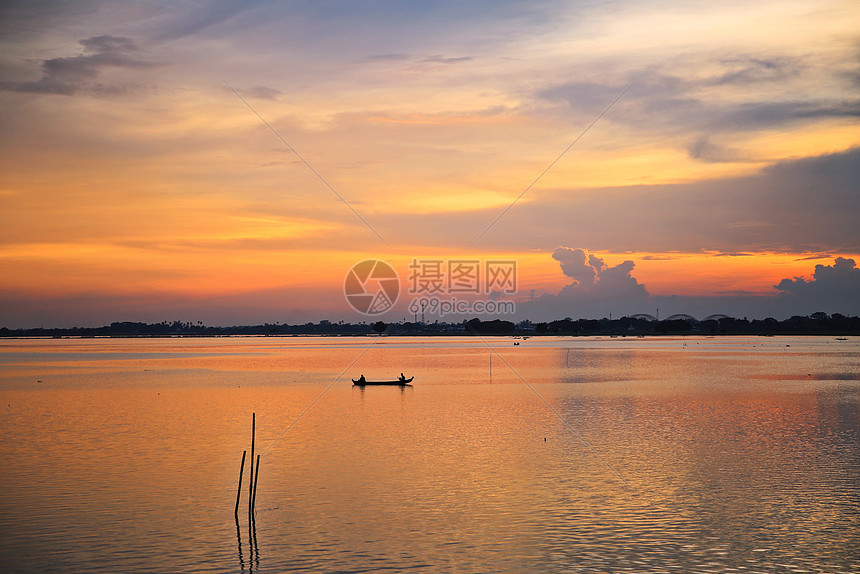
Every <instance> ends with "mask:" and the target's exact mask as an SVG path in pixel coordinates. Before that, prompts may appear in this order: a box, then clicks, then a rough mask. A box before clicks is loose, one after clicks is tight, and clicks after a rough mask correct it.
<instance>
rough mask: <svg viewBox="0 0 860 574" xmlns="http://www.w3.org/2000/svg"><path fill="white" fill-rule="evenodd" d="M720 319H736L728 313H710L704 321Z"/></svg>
mask: <svg viewBox="0 0 860 574" xmlns="http://www.w3.org/2000/svg"><path fill="white" fill-rule="evenodd" d="M720 319H734V317H729V316H728V315H723V314H722V313H715V314H714V315H708V316H707V317H705V318H704V319H702V321H719V320H720Z"/></svg>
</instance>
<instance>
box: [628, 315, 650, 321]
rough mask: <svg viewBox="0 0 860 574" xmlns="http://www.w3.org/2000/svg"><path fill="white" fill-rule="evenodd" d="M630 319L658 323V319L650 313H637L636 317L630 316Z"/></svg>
mask: <svg viewBox="0 0 860 574" xmlns="http://www.w3.org/2000/svg"><path fill="white" fill-rule="evenodd" d="M627 318H628V319H642V320H643V321H656V320H657V317H655V316H654V315H649V314H648V313H637V314H636V315H628V316H627Z"/></svg>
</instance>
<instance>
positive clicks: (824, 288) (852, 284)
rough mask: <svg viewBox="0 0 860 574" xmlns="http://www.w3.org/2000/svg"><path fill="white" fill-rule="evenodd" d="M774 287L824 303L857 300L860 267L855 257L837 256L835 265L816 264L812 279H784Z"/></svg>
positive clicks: (859, 287)
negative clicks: (859, 267)
mask: <svg viewBox="0 0 860 574" xmlns="http://www.w3.org/2000/svg"><path fill="white" fill-rule="evenodd" d="M774 287H775V288H776V289H778V290H779V291H781V292H782V294H783V295H784V296H786V297H789V298H800V299H806V300H812V301H815V302H819V301H820V302H822V303H824V302H828V303H832V302H833V301H834V300H835V301H857V300H858V299H860V269H857V266H856V264H855V262H854V260H853V259H845V258H843V257H837V258H836V260H835V261H834V262H833V265H821V264H819V265H816V266H815V272H814V273H813V275H812V279H809V280H807V279H805V278H803V277H795V278H794V279H783V280H782V281H780V282H779V284H778V285H775V286H774Z"/></svg>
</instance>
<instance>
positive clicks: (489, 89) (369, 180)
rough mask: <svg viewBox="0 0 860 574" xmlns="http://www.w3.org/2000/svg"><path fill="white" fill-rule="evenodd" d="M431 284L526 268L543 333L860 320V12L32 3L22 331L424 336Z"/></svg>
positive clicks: (5, 169)
mask: <svg viewBox="0 0 860 574" xmlns="http://www.w3.org/2000/svg"><path fill="white" fill-rule="evenodd" d="M231 88H233V89H235V90H236V92H238V94H239V96H241V98H240V97H238V96H237V95H236V94H235V93H234V92H233V91H232V90H231ZM628 88H629V90H628V91H626V92H625V90H627V89H628ZM622 94H623V97H621V99H619V100H618V101H617V103H615V104H614V105H611V104H612V103H613V101H615V100H616V98H618V97H619V96H621V95H622ZM243 99H244V101H243ZM245 102H247V105H246V103H245ZM255 112H256V113H255ZM603 112H605V114H604V115H603V116H602V117H601V114H602V113H603ZM256 114H259V116H260V117H262V118H263V120H265V122H268V124H269V125H270V126H271V129H270V128H269V127H268V126H267V125H266V123H264V121H263V120H261V118H260V117H258V116H257V115H256ZM595 120H598V121H597V122H596V123H594V124H593V126H592V127H591V128H590V129H588V130H587V133H585V134H584V135H583V136H582V137H581V139H579V140H577V138H578V137H579V136H580V135H581V134H583V131H585V130H586V129H587V128H589V126H590V125H591V124H592V123H593V122H595ZM273 131H274V132H277V134H279V135H280V137H282V138H283V140H285V141H286V142H288V144H289V145H290V146H292V147H293V148H294V149H295V151H296V152H298V153H299V154H300V155H301V157H302V158H304V160H306V161H307V163H308V164H309V165H310V166H312V168H313V170H315V171H316V172H317V173H318V174H319V175H320V176H321V177H322V179H324V180H325V182H327V184H328V185H330V186H331V188H333V189H334V190H335V191H336V193H337V194H339V195H340V196H342V197H343V199H344V200H346V201H347V202H348V203H349V206H351V208H352V209H353V210H354V211H355V212H357V213H358V214H359V215H360V216H361V218H363V219H364V220H365V221H366V222H367V225H365V223H363V222H362V220H361V219H360V218H359V217H358V216H357V215H356V213H354V212H353V211H352V210H351V209H350V208H349V207H348V206H347V205H345V204H344V203H343V202H342V201H341V200H340V199H339V198H338V196H337V195H336V193H334V192H333V191H332V189H330V188H329V187H328V186H327V185H326V183H324V182H323V181H322V180H321V179H320V178H318V177H317V175H315V173H314V171H312V170H311V169H310V168H309V167H308V166H307V165H305V163H303V162H302V161H301V160H300V159H299V157H297V156H296V155H295V154H294V153H293V151H291V150H290V148H289V147H288V146H287V145H286V144H285V143H284V142H283V141H281V139H279V137H278V136H277V135H276V134H275V133H273ZM574 141H576V143H575V144H574V145H573V146H572V147H571V148H570V149H569V151H567V153H565V154H564V155H563V156H561V157H560V159H558V158H559V156H560V155H561V154H562V152H564V151H565V149H567V148H568V146H570V145H571V144H572V143H573V142H574ZM556 159H558V161H557V163H555V164H554V165H552V167H551V169H549V170H548V171H547V172H546V174H545V175H543V176H542V177H540V178H539V176H540V175H541V174H542V172H544V170H546V169H547V167H549V166H550V165H551V164H552V162H553V161H554V160H556ZM536 178H539V179H538V181H537V183H536V184H535V185H534V186H533V187H531V188H530V189H529V190H528V192H527V193H525V194H524V195H523V196H522V197H521V199H519V201H517V202H516V204H515V205H514V206H513V207H512V208H511V209H510V210H509V211H508V212H507V213H505V214H504V216H503V217H502V218H501V219H499V220H498V222H497V223H496V224H495V225H493V226H492V227H491V228H490V229H489V230H487V231H486V233H485V234H484V235H482V236H481V233H482V232H483V231H484V230H486V229H487V227H488V226H490V224H491V223H492V222H493V221H494V220H496V218H498V217H499V215H500V214H502V212H503V211H504V210H505V209H506V208H507V207H509V206H510V205H511V204H512V203H513V202H514V201H515V200H516V199H517V197H518V196H520V194H522V192H523V191H524V190H526V189H527V188H528V187H529V185H530V184H532V182H534V181H535V180H536ZM371 228H372V229H371ZM479 236H480V239H478V240H477V241H475V240H476V239H477V238H478V237H479ZM380 237H381V239H380ZM369 258H374V259H381V260H386V261H388V262H389V263H390V264H391V265H392V266H393V267H394V268H395V269H396V270H397V272H398V274H399V276H400V278H401V282H402V286H403V289H402V291H403V292H404V293H403V295H402V296H401V299H400V300H399V302H398V305H397V306H395V308H394V309H393V310H392V311H390V312H389V313H386V314H383V315H382V316H378V317H373V318H372V319H369V318H368V317H365V316H362V315H360V314H358V313H357V312H356V311H354V310H353V309H352V307H350V305H349V303H348V302H347V300H346V298H345V297H344V294H343V284H344V278H345V276H346V274H347V272H348V271H349V269H350V267H351V266H352V265H353V264H354V263H356V262H359V261H362V260H364V259H369ZM413 259H424V260H431V259H436V260H441V259H445V260H448V259H478V260H481V261H485V260H515V261H517V265H518V267H517V269H518V291H517V293H516V294H513V295H510V298H511V299H512V300H515V301H516V303H517V314H516V318H517V319H523V318H530V319H533V320H546V319H552V318H562V317H565V316H569V317H573V318H578V317H587V318H591V317H601V316H608V314H609V313H613V316H620V315H622V314H627V313H650V314H655V311H656V309H657V308H659V309H660V314H661V316H667V315H669V314H671V313H690V314H692V315H694V316H696V317H698V318H700V319H701V318H703V317H704V316H705V315H708V314H711V313H725V314H729V315H734V316H749V317H750V318H752V317H767V316H773V317H776V318H778V319H784V318H786V317H788V316H790V315H793V314H809V313H812V312H814V311H825V312H828V313H833V312H841V313H843V314H860V295H858V294H860V270H858V268H857V267H856V265H855V262H857V263H860V4H858V3H857V2H856V1H849V0H844V1H840V0H822V1H818V2H810V1H808V0H807V1H803V2H799V1H793V0H780V1H779V2H769V1H765V2H759V3H750V2H748V1H746V2H721V3H713V2H695V1H694V2H685V3H677V2H662V1H646V2H626V1H620V2H599V1H598V2H580V1H567V2H562V1H557V0H548V1H534V0H531V1H522V2H513V1H512V2H498V1H497V2H489V1H484V0H479V1H474V2H459V1H457V2H449V1H442V2H403V1H401V2H393V1H381V2H364V1H354V2H328V1H314V2H248V1H226V0H222V1H211V2H210V1H195V2H184V3H174V2H157V1H148V2H136V1H130V2H100V1H85V0H81V1H70V2H63V3H55V2H50V1H38V0H37V1H17V2H16V1H13V2H3V3H2V7H0V326H6V327H10V328H17V327H38V326H45V327H67V326H74V325H79V326H98V325H102V324H105V323H110V322H111V321H148V322H159V321H162V320H168V321H172V320H175V319H178V320H182V321H193V322H196V321H203V322H204V323H206V324H210V325H234V324H252V323H261V322H290V323H299V322H307V321H314V322H316V321H319V320H321V319H329V320H335V321H336V320H345V321H350V322H357V321H361V320H374V321H375V320H376V319H382V320H384V321H396V320H402V319H404V318H409V319H410V320H411V319H412V313H410V312H408V310H407V309H406V307H405V305H406V303H407V299H406V293H405V291H406V288H407V286H408V275H409V271H408V266H409V263H410V262H411V261H412V260H413ZM625 262H630V263H625ZM435 318H438V317H435ZM485 318H489V317H485ZM427 319H428V320H430V319H433V317H427ZM446 319H452V317H446Z"/></svg>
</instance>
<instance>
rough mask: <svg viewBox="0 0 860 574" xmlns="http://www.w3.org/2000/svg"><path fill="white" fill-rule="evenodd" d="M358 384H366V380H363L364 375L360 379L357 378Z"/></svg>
mask: <svg viewBox="0 0 860 574" xmlns="http://www.w3.org/2000/svg"><path fill="white" fill-rule="evenodd" d="M358 382H359V383H361V384H364V383H366V382H367V380H366V379H365V378H364V375H361V376H360V377H358Z"/></svg>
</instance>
